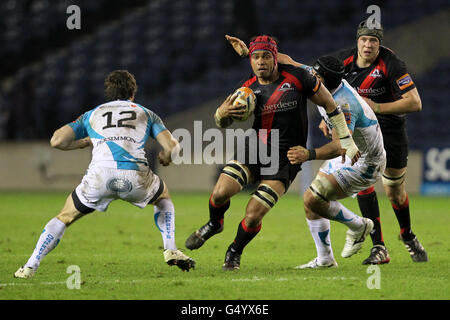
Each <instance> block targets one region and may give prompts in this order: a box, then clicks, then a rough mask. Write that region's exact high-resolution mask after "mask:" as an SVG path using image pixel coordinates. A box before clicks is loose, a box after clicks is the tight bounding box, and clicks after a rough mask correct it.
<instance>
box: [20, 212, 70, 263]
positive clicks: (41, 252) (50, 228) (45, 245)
mask: <svg viewBox="0 0 450 320" xmlns="http://www.w3.org/2000/svg"><path fill="white" fill-rule="evenodd" d="M65 230H66V225H65V224H64V223H63V222H62V221H61V220H59V219H58V218H53V219H52V220H50V221H49V222H48V223H47V224H46V225H45V227H44V230H43V231H42V233H41V236H40V237H39V240H38V242H37V243H36V247H35V248H34V251H33V254H32V255H31V257H30V259H28V262H27V263H26V264H25V266H26V267H30V268H33V269H34V270H37V268H38V267H39V265H40V263H41V261H42V259H44V257H45V256H46V255H47V254H48V253H49V252H50V251H52V250H53V249H55V248H56V246H57V245H58V243H59V241H60V240H61V238H62V236H63V234H64V231H65Z"/></svg>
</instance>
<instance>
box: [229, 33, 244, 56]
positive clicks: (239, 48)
mask: <svg viewBox="0 0 450 320" xmlns="http://www.w3.org/2000/svg"><path fill="white" fill-rule="evenodd" d="M225 39H227V41H228V42H229V43H230V44H231V45H232V46H233V49H234V51H236V53H237V54H238V55H239V56H241V57H242V58H245V57H248V52H249V51H248V48H247V45H246V44H245V43H244V41H242V40H241V39H239V38H236V37H232V36H229V35H227V34H226V35H225Z"/></svg>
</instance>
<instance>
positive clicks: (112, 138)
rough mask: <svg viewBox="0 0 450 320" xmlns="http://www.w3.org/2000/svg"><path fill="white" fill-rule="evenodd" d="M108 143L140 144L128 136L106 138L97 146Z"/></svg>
mask: <svg viewBox="0 0 450 320" xmlns="http://www.w3.org/2000/svg"><path fill="white" fill-rule="evenodd" d="M106 141H128V142H132V143H138V142H137V141H136V140H134V139H133V138H132V137H128V136H114V137H106V138H103V139H102V140H100V141H99V142H97V146H98V145H100V144H102V143H104V142H106Z"/></svg>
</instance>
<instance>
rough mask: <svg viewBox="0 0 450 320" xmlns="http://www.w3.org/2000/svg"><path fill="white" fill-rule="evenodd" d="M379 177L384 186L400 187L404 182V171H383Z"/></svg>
mask: <svg viewBox="0 0 450 320" xmlns="http://www.w3.org/2000/svg"><path fill="white" fill-rule="evenodd" d="M381 179H382V181H383V185H384V187H385V188H386V187H387V188H391V189H401V188H402V187H403V184H404V183H405V179H406V171H405V172H403V173H401V174H399V175H392V174H387V173H386V172H385V173H384V174H383V176H382V178H381Z"/></svg>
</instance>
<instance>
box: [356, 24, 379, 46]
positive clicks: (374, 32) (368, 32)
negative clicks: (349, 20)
mask: <svg viewBox="0 0 450 320" xmlns="http://www.w3.org/2000/svg"><path fill="white" fill-rule="evenodd" d="M361 36H372V37H377V38H378V40H379V41H380V42H381V41H382V40H383V26H382V25H381V23H379V22H376V23H375V26H368V25H367V20H364V21H361V22H360V23H359V25H358V29H357V30H356V39H358V38H359V37H361Z"/></svg>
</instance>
